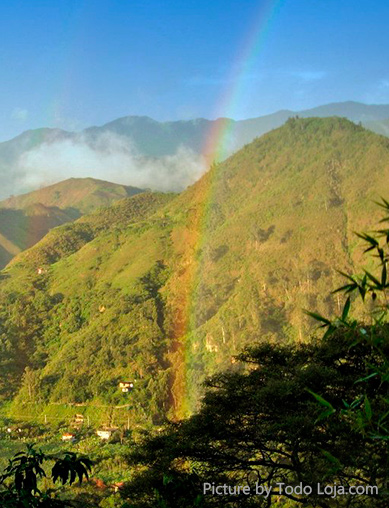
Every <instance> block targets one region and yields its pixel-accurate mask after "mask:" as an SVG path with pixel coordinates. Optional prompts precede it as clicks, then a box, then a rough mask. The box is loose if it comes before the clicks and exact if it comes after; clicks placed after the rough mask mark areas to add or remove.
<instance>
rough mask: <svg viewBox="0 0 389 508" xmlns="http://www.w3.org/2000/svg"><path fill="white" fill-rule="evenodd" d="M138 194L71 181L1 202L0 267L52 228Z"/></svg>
mask: <svg viewBox="0 0 389 508" xmlns="http://www.w3.org/2000/svg"><path fill="white" fill-rule="evenodd" d="M139 192H142V191H141V189H137V188H135V187H127V186H124V185H118V184H114V183H110V182H104V181H101V180H95V179H93V178H70V179H69V180H65V181H63V182H59V183H57V184H54V185H50V186H48V187H45V188H43V189H39V190H37V191H34V192H30V193H28V194H24V195H21V196H13V197H12V198H9V199H6V200H4V201H2V202H0V267H4V266H5V265H6V264H7V263H9V261H10V260H11V259H12V258H13V257H14V256H15V255H16V254H18V253H19V252H21V251H22V250H25V249H26V248H29V247H31V246H32V245H34V244H35V243H37V242H38V241H39V240H40V239H41V238H43V237H44V236H45V235H46V233H47V232H48V231H50V229H52V228H53V227H56V226H59V225H61V224H65V223H67V222H70V221H73V220H74V219H76V218H78V217H80V216H81V215H83V214H85V213H90V212H92V211H93V210H95V209H97V208H99V207H102V206H108V205H110V204H111V203H113V202H114V201H117V200H118V199H122V198H124V197H126V196H131V195H134V194H137V193H139Z"/></svg>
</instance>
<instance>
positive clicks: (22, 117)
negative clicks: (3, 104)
mask: <svg viewBox="0 0 389 508" xmlns="http://www.w3.org/2000/svg"><path fill="white" fill-rule="evenodd" d="M11 118H12V119H13V120H19V121H20V122H25V121H26V120H27V118H28V111H27V109H23V108H14V109H13V111H12V113H11Z"/></svg>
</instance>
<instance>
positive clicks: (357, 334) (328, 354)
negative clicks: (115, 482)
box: [123, 201, 389, 508]
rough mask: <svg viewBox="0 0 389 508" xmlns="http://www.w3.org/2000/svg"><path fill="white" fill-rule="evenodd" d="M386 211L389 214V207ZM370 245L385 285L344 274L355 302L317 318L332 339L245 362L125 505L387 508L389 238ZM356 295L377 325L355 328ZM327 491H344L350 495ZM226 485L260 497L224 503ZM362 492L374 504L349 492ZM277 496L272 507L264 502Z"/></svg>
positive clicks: (139, 479)
mask: <svg viewBox="0 0 389 508" xmlns="http://www.w3.org/2000/svg"><path fill="white" fill-rule="evenodd" d="M380 205H381V206H383V207H384V208H385V210H386V211H387V212H389V203H388V202H386V201H383V202H382V203H381V204H380ZM384 221H388V222H389V217H386V218H384ZM359 236H360V237H361V238H362V239H363V240H364V241H366V242H367V243H368V247H367V249H366V252H369V253H374V254H376V256H377V259H378V263H379V268H378V269H379V270H380V273H379V275H376V274H374V273H375V272H372V271H367V270H365V271H364V273H363V274H362V275H361V276H354V275H349V274H344V276H345V277H346V278H347V280H348V282H347V284H346V285H344V286H342V287H341V288H339V289H338V290H335V291H344V292H346V294H347V295H348V296H349V298H347V300H346V303H345V305H344V308H343V311H342V314H341V316H339V317H337V318H336V319H334V320H329V319H327V318H324V317H323V316H321V315H319V314H317V313H313V312H309V314H310V315H311V316H312V317H314V318H315V319H317V320H319V321H320V322H321V325H322V326H323V327H325V328H326V333H325V335H324V337H322V338H316V339H313V340H312V341H311V342H310V343H308V344H299V345H279V344H269V343H264V344H261V345H259V346H257V347H254V348H251V349H248V350H246V351H245V352H244V353H242V354H241V355H240V356H239V359H240V360H241V362H243V364H244V365H245V366H246V369H245V370H244V371H243V372H238V373H237V372H235V373H231V372H227V373H222V374H219V375H216V376H214V377H213V378H211V379H210V380H209V381H208V382H207V385H206V386H207V391H206V394H205V397H204V400H203V404H202V408H201V410H200V411H199V413H198V414H196V415H194V416H192V417H191V418H189V419H187V420H184V421H182V422H179V423H176V424H173V423H172V424H170V425H169V426H168V427H167V428H166V429H165V431H163V432H162V433H160V434H159V435H156V436H151V437H150V436H149V437H148V438H146V439H145V441H144V442H143V443H142V444H141V445H140V446H139V448H138V449H137V450H136V451H135V452H134V453H132V455H131V456H130V463H131V464H132V465H133V466H135V467H136V468H137V474H136V475H135V476H134V479H133V480H132V481H131V482H129V483H128V485H127V486H126V489H125V490H124V491H123V497H124V499H127V500H128V501H127V504H126V505H125V506H128V507H137V508H141V507H151V506H153V507H154V506H161V507H165V508H166V507H186V506H204V507H208V506H226V507H235V506H236V507H245V506H258V507H269V506H273V505H274V503H275V502H277V501H278V500H280V501H279V502H280V503H281V505H280V506H293V507H295V506H309V507H311V506H313V507H314V506H317V507H322V508H330V507H331V508H332V507H335V506H336V507H365V506H369V507H380V506H387V499H388V497H387V496H388V491H387V489H386V484H387V481H388V475H389V469H388V463H389V449H388V444H387V443H388V439H389V424H388V420H389V407H388V406H389V393H388V381H389V325H388V323H387V319H386V318H387V313H388V300H387V294H386V293H387V290H388V288H389V282H388V279H387V268H386V267H387V261H388V259H389V230H387V229H382V230H379V231H377V232H376V233H375V235H371V234H365V233H362V234H360V235H359ZM377 237H378V238H377ZM355 292H357V293H358V294H359V295H360V296H361V298H362V301H363V302H367V299H368V297H369V298H370V297H371V302H372V303H373V308H371V309H370V311H369V316H368V318H367V319H365V318H352V317H350V309H351V306H352V296H353V294H354V293H355ZM204 484H208V485H210V487H209V489H208V490H207V492H206V493H205V492H204ZM318 484H320V485H321V487H320V488H321V490H324V487H325V486H326V485H328V486H334V485H335V484H336V485H337V486H338V490H337V494H338V495H337V496H336V497H334V488H333V487H332V491H331V487H329V490H327V492H326V493H321V491H320V489H319V487H318ZM217 485H219V486H224V485H227V486H230V487H232V488H233V487H236V486H243V485H246V486H248V487H249V488H250V495H246V494H245V493H244V492H242V493H240V494H239V495H232V494H230V493H229V492H228V490H227V491H226V488H224V487H223V488H222V487H220V489H219V493H220V494H217V495H212V486H217ZM287 485H288V486H293V487H294V489H293V490H290V489H286V488H285V487H286V486H287ZM299 486H301V490H299ZM304 486H305V487H309V488H308V489H306V490H305V492H304V491H303V490H302V488H303V487H304ZM356 486H358V487H359V489H360V492H361V491H362V489H364V492H365V493H364V494H363V495H355V493H354V492H349V489H350V487H353V488H355V487H356ZM265 489H268V491H269V492H270V493H269V495H268V497H265V496H263V495H262V496H260V495H256V494H255V493H256V492H261V491H263V492H265ZM310 489H311V490H310ZM342 489H343V491H342ZM366 489H367V491H366ZM280 494H282V497H281V498H280ZM129 500H131V501H129Z"/></svg>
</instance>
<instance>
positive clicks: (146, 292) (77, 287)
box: [2, 119, 389, 415]
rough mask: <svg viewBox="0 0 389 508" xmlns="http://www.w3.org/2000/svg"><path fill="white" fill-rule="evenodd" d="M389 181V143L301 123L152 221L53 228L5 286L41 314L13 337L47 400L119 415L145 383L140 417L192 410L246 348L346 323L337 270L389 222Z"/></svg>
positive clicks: (249, 150)
mask: <svg viewBox="0 0 389 508" xmlns="http://www.w3.org/2000/svg"><path fill="white" fill-rule="evenodd" d="M388 173H389V141H388V140H387V139H386V138H383V137H380V136H377V135H376V134H373V133H371V132H368V131H366V130H364V129H363V128H361V127H358V126H356V125H354V124H352V123H350V122H348V121H347V120H342V119H305V120H290V121H288V123H287V124H286V125H285V126H284V127H282V128H280V129H277V130H275V131H273V132H271V133H269V134H267V135H265V136H263V137H262V138H259V139H257V140H255V141H254V142H253V143H251V144H250V145H248V146H246V147H245V148H244V149H242V150H241V151H240V152H238V153H237V154H236V155H235V156H233V157H231V158H230V159H228V160H227V161H226V162H225V163H224V164H222V165H220V166H218V167H216V168H214V169H212V170H211V171H210V172H209V173H208V174H207V175H205V176H204V177H203V178H202V179H201V180H200V181H199V182H198V183H197V184H195V185H194V186H192V187H191V188H189V189H188V190H187V191H186V192H184V193H183V194H182V195H180V196H178V197H176V198H175V199H173V200H170V202H167V203H166V201H165V202H163V203H162V202H160V203H158V206H151V208H150V214H149V215H148V214H147V213H145V214H142V213H141V214H140V215H137V214H138V212H136V214H135V215H134V220H133V221H131V220H128V219H127V217H126V218H125V219H123V220H120V218H119V219H118V217H120V216H121V213H118V214H117V216H118V217H117V219H112V218H111V216H110V214H111V215H112V214H113V216H115V210H118V209H119V208H117V207H118V206H121V205H120V204H118V205H115V206H114V207H112V208H111V209H108V210H106V211H105V212H104V213H105V216H104V214H103V215H101V214H98V213H97V214H94V215H92V216H90V217H89V218H88V217H85V218H83V219H81V220H79V221H78V222H77V223H75V224H74V225H71V226H65V227H64V228H59V229H57V230H54V231H53V232H52V233H51V234H50V235H48V236H47V237H46V238H45V239H44V240H43V241H42V242H40V243H39V244H38V245H37V246H36V247H34V248H33V249H31V250H30V251H27V252H26V253H24V254H22V255H21V256H19V257H17V258H16V259H15V262H14V263H12V265H11V266H10V267H9V269H8V270H7V271H6V272H5V273H4V277H5V278H4V280H3V281H2V287H3V289H2V294H3V299H4V300H3V301H8V302H9V301H12V298H13V299H15V298H16V301H15V300H13V301H14V302H15V303H14V304H13V307H12V308H13V309H15V305H16V306H19V308H21V309H22V312H23V313H25V314H28V312H32V313H33V315H32V317H31V318H30V320H29V324H28V325H26V327H27V330H23V329H21V328H20V325H19V329H18V330H17V331H15V330H13V329H12V330H13V333H18V334H19V337H20V334H22V335H24V337H25V339H24V340H25V344H24V345H23V348H24V349H23V351H22V352H23V354H25V358H27V357H28V358H29V362H30V365H31V366H32V367H33V368H34V369H37V370H39V372H40V375H41V377H42V380H41V387H40V389H39V397H43V398H46V400H52V401H62V402H64V401H66V400H69V401H72V400H86V399H88V400H93V401H103V400H104V401H109V402H110V403H116V404H118V403H119V402H120V401H121V400H122V399H120V397H121V396H120V394H118V390H117V382H118V380H120V379H123V378H124V377H131V378H136V379H138V383H139V384H138V385H137V390H136V392H134V394H133V395H132V399H131V400H133V401H134V404H135V405H136V406H137V408H138V409H139V408H140V407H143V408H144V410H145V411H146V413H148V414H153V415H161V414H162V413H163V412H164V411H165V410H166V408H167V407H168V406H169V405H171V404H172V403H174V404H175V406H176V410H177V412H178V413H180V414H182V413H184V412H185V411H186V410H190V409H193V408H194V407H195V404H196V400H197V398H198V384H199V382H200V381H201V380H202V379H203V377H204V376H205V375H207V374H210V373H212V372H214V371H215V370H218V369H220V368H225V367H227V366H230V365H231V362H232V361H233V360H232V356H233V355H234V354H236V353H238V352H239V351H240V350H241V349H242V348H243V347H245V346H247V345H249V344H252V343H253V342H254V341H256V340H264V339H267V340H308V339H309V330H310V329H311V325H310V323H309V322H308V321H307V319H306V318H305V317H304V315H303V313H302V308H310V309H317V310H319V311H321V312H324V313H331V312H335V311H336V309H337V306H338V302H337V301H336V298H335V297H332V296H330V297H328V298H327V295H328V293H329V291H330V290H331V289H332V288H333V287H335V286H336V285H337V284H339V282H340V279H339V277H338V276H337V274H336V272H335V271H334V269H333V267H334V266H335V267H337V268H339V269H343V270H349V269H352V268H353V264H354V262H355V261H356V260H358V259H359V257H360V250H358V249H357V242H356V238H355V237H354V236H353V233H352V232H353V231H354V230H357V231H358V230H363V229H365V228H366V227H367V226H368V225H371V224H372V222H374V220H375V218H378V211H377V209H376V206H375V205H374V204H373V202H372V200H373V199H376V198H378V196H379V195H383V196H387V195H388V190H389V189H388V183H387V182H388V181H389V179H388V176H389V174H388ZM151 196H152V195H151ZM135 199H136V198H131V199H130V200H125V201H123V202H122V203H127V204H130V203H132V204H133V203H134V202H135V201H134V200H135ZM142 199H143V198H142V196H139V197H138V200H139V203H140V202H142ZM165 199H167V198H165ZM130 207H132V205H130ZM146 208H147V207H146ZM107 216H110V218H108V219H107ZM91 224H92V225H91ZM96 224H100V225H101V227H100V226H96ZM108 224H110V227H109V228H107V227H106V226H107V225H108ZM99 227H100V229H99ZM88 228H89V229H88ZM90 228H91V229H92V230H93V228H95V229H96V228H97V229H98V234H96V232H93V231H92V232H91V229H90ZM66 231H68V232H70V238H67V234H68V233H66ZM41 265H42V266H43V267H45V269H46V268H47V274H45V275H44V276H43V277H41V278H39V277H38V276H37V275H36V269H37V267H38V266H41ZM18 293H20V295H19V296H16V297H15V295H17V294H18ZM30 293H31V294H33V295H34V297H33V298H34V304H33V305H32V304H31V301H30V300H29V299H28V296H26V295H27V294H30ZM37 302H40V306H41V308H40V310H39V309H38V310H37V305H38V303H37ZM339 303H341V302H339ZM31 305H32V307H31ZM40 313H41V314H40ZM5 314H7V313H6V312H4V310H3V319H4V322H5V323H6V324H7V326H8V327H10V328H9V329H10V330H11V328H12V327H11V324H12V325H13V326H15V324H14V322H13V321H12V316H10V315H6V316H5ZM8 314H11V310H10V309H9V310H8ZM39 315H41V317H40V318H39ZM31 322H33V323H35V327H36V328H35V331H34V333H33V332H32V331H31V327H32V324H31ZM34 334H35V335H34ZM15 343H16V344H20V339H18V340H16V342H15ZM19 347H20V346H19ZM21 356H23V355H19V357H18V358H20V357H21ZM16 363H17V362H16ZM23 366H24V364H23V362H20V361H19V363H18V365H17V372H19V373H20V369H21V368H22V367H23ZM9 369H10V367H9ZM13 379H15V380H16V379H17V374H15V376H14V378H13ZM16 385H17V382H16V381H15V386H16ZM167 387H168V388H171V389H172V390H171V393H169V390H167ZM26 390H27V388H26V384H25V386H24V388H23V389H22V391H21V392H20V395H19V398H18V400H19V401H20V400H22V399H23V397H24V398H28V395H27V391H26ZM37 396H38V395H37ZM29 397H30V398H31V396H29Z"/></svg>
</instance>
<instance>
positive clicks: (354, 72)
mask: <svg viewBox="0 0 389 508" xmlns="http://www.w3.org/2000/svg"><path fill="white" fill-rule="evenodd" d="M0 12H1V15H0V40H1V44H0V75H1V79H0V140H6V139H10V138H12V137H13V136H16V135H18V134H19V133H21V132H22V131H24V130H27V129H32V128H38V127H59V128H63V129H67V130H81V129H83V128H85V127H88V126H91V125H102V124H104V123H106V122H109V121H111V120H114V119H116V118H118V117H122V116H126V115H146V116H150V117H152V118H154V119H156V120H159V121H167V120H179V119H189V118H198V117H203V118H209V119H212V118H217V117H220V116H228V117H232V118H235V119H243V118H251V117H256V116H261V115H264V114H268V113H272V112H274V111H277V110H280V109H292V110H301V109H306V108H310V107H314V106H317V105H320V104H325V103H329V102H340V101H345V100H354V101H360V102H365V103H368V104H372V103H376V104H377V103H378V104H381V103H389V67H388V62H389V44H388V36H387V20H388V19H389V2H388V1H387V0H374V1H372V0H258V1H256V0H212V2H209V0H207V1H205V0H187V1H185V2H183V1H169V0H164V1H157V0H149V1H147V0H143V1H137V0H76V1H74V0H58V1H56V2H53V1H52V0H46V1H42V0H34V1H33V2H31V1H30V0H8V1H7V2H3V3H2V6H1V11H0Z"/></svg>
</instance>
